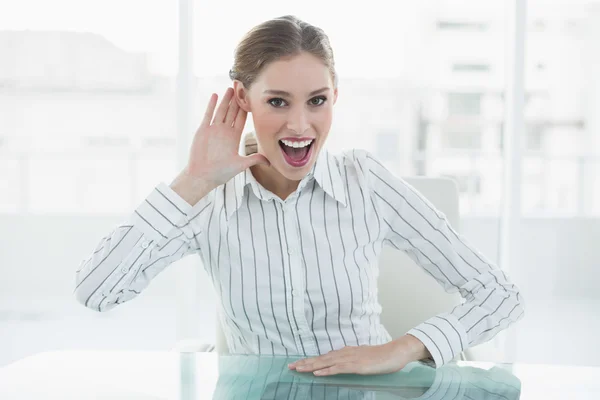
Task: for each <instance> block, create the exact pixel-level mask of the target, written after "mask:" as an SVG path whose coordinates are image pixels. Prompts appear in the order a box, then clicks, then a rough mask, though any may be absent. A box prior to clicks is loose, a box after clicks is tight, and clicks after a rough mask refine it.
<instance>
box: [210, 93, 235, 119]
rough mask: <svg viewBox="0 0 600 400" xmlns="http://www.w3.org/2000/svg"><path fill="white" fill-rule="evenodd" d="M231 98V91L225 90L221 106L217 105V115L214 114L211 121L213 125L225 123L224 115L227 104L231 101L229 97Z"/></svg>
mask: <svg viewBox="0 0 600 400" xmlns="http://www.w3.org/2000/svg"><path fill="white" fill-rule="evenodd" d="M232 96H233V89H232V88H230V87H229V88H227V90H226V91H225V94H224V95H223V98H222V99H221V104H219V108H217V113H216V114H215V118H214V119H213V124H216V123H221V122H223V121H225V115H227V109H228V108H229V102H230V101H231V97H232Z"/></svg>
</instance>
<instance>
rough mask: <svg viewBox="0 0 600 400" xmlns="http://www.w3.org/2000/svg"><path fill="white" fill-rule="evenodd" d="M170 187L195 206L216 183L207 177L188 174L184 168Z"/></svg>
mask: <svg viewBox="0 0 600 400" xmlns="http://www.w3.org/2000/svg"><path fill="white" fill-rule="evenodd" d="M170 187H171V189H173V191H174V192H175V193H177V194H178V195H179V196H180V197H181V198H182V199H184V200H185V201H186V202H187V203H188V204H189V205H191V206H194V205H195V204H196V203H198V201H200V200H201V199H202V198H203V197H204V196H206V195H207V194H208V193H210V191H211V190H213V189H214V188H215V187H216V185H214V184H211V182H210V181H209V180H207V179H203V178H202V177H197V176H192V175H190V174H188V173H187V171H186V170H183V171H181V173H180V174H179V175H177V177H176V178H175V179H174V180H173V182H171V185H170Z"/></svg>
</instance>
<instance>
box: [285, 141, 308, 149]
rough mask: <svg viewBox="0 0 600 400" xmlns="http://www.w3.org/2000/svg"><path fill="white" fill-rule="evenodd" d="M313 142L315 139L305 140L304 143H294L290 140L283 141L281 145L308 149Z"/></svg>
mask: <svg viewBox="0 0 600 400" xmlns="http://www.w3.org/2000/svg"><path fill="white" fill-rule="evenodd" d="M312 142H313V139H310V140H304V141H302V142H292V141H290V140H281V143H283V144H285V145H286V146H288V147H295V148H299V147H306V146H308V145H309V144H311V143H312Z"/></svg>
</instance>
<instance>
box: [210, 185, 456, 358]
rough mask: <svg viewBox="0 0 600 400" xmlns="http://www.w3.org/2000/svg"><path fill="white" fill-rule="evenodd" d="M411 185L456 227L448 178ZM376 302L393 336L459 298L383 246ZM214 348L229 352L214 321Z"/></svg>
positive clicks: (452, 189)
mask: <svg viewBox="0 0 600 400" xmlns="http://www.w3.org/2000/svg"><path fill="white" fill-rule="evenodd" d="M405 180H406V182H408V183H409V184H410V185H411V186H412V187H414V188H415V189H416V190H417V191H419V192H420V193H421V194H423V195H424V196H425V198H427V199H428V200H429V201H430V202H431V203H432V204H433V205H434V206H435V207H436V208H437V209H438V210H439V211H441V212H442V213H444V214H445V215H446V218H447V219H448V221H449V222H450V225H452V227H453V228H454V229H456V230H458V228H459V226H458V225H459V208H458V188H457V186H456V183H455V182H454V181H452V180H451V179H448V178H427V177H415V178H406V179H405ZM378 282H379V283H378V290H379V302H380V304H381V307H382V312H381V322H382V324H383V326H384V327H385V328H386V329H387V331H388V332H389V333H390V335H391V336H392V338H397V337H400V336H402V335H404V334H405V333H406V332H407V331H409V330H410V329H411V328H413V327H415V326H416V325H418V324H420V323H421V322H423V321H425V320H427V319H428V318H430V317H433V316H434V315H437V314H440V313H442V312H446V311H449V310H450V309H452V307H453V306H454V305H457V304H459V303H460V301H461V297H460V295H459V294H458V293H454V294H448V293H446V292H445V291H444V289H443V288H442V287H441V286H440V285H439V284H438V283H437V282H436V281H435V280H434V279H433V278H432V277H431V276H429V274H427V273H426V272H424V271H422V270H421V268H420V267H419V266H417V265H416V264H415V263H414V261H412V260H411V259H410V258H409V257H408V256H407V255H406V254H404V252H401V251H398V250H396V249H394V248H392V247H390V246H385V247H384V249H383V251H382V253H381V256H380V258H379V280H378ZM216 326H217V332H216V342H215V350H216V351H217V352H219V353H221V354H226V353H228V352H229V349H228V347H227V341H226V339H225V336H224V334H223V331H222V329H221V324H220V321H219V320H217V324H216Z"/></svg>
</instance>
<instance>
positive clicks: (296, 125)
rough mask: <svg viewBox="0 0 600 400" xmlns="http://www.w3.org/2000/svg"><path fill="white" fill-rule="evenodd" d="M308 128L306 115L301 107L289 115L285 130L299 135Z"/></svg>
mask: <svg viewBox="0 0 600 400" xmlns="http://www.w3.org/2000/svg"><path fill="white" fill-rule="evenodd" d="M309 127H310V123H309V121H308V115H307V112H306V110H304V108H303V107H299V108H297V109H295V110H292V111H291V112H290V114H289V118H288V123H287V128H288V129H289V130H291V131H294V132H296V133H297V134H299V135H301V134H302V133H304V132H306V131H307V130H308V128H309Z"/></svg>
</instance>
